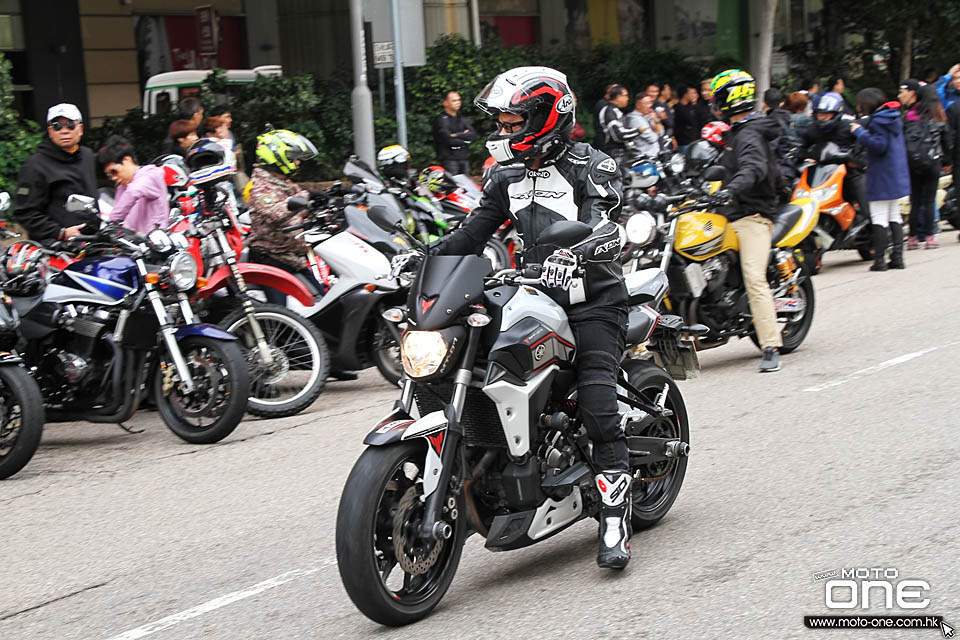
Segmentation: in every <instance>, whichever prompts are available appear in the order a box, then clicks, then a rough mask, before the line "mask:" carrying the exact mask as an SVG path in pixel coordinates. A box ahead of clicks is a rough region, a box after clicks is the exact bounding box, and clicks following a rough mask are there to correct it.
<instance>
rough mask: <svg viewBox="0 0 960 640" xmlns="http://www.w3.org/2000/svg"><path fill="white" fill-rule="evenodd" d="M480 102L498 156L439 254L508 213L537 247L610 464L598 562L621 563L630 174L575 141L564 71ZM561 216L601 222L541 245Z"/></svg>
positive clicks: (598, 444) (505, 78) (523, 70)
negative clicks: (625, 229) (625, 209)
mask: <svg viewBox="0 0 960 640" xmlns="http://www.w3.org/2000/svg"><path fill="white" fill-rule="evenodd" d="M623 95H624V96H625V95H626V90H625V89H624V94H623ZM624 99H625V98H624ZM474 104H476V105H477V107H478V108H479V109H480V110H482V111H484V112H485V113H487V114H489V115H491V116H493V117H494V118H496V127H497V129H496V131H494V133H493V134H492V135H491V136H490V137H489V138H487V145H486V146H487V149H488V150H489V151H490V153H491V155H492V156H493V157H494V158H495V159H496V160H497V162H498V164H497V166H495V167H494V168H493V169H492V170H491V172H490V175H489V176H488V178H487V180H486V182H485V184H484V189H483V195H482V197H481V200H480V205H479V206H478V207H477V209H476V210H475V211H474V213H473V215H472V216H471V217H470V218H469V219H468V221H467V222H466V223H465V224H463V225H462V226H461V227H460V228H459V229H457V230H456V231H455V232H454V233H453V234H451V235H449V236H446V237H445V238H444V239H443V240H442V241H441V243H440V244H439V245H438V246H437V247H436V248H435V249H434V251H435V252H436V253H438V254H441V255H444V254H454V255H456V254H466V253H479V252H480V251H481V250H482V248H483V246H484V243H485V242H486V241H487V239H489V237H490V236H491V235H492V234H493V233H494V232H495V231H496V230H497V228H498V227H500V225H501V224H503V223H504V222H505V221H507V220H508V219H509V220H511V221H512V222H513V224H514V225H515V227H516V229H517V231H518V232H519V233H520V235H521V236H523V238H524V245H525V246H527V247H529V248H528V249H527V250H526V251H525V252H524V255H523V260H524V261H525V262H527V263H541V264H542V265H543V272H542V276H541V286H542V288H543V290H544V292H545V293H547V295H549V296H550V297H551V298H552V299H553V300H554V301H556V302H557V303H558V304H560V305H562V306H563V307H565V309H566V310H567V317H568V318H569V321H570V326H571V328H572V329H573V332H574V335H575V337H576V341H577V369H578V397H579V406H580V413H581V415H582V417H583V423H584V426H585V427H586V429H587V432H588V434H589V436H590V439H591V441H592V442H593V452H594V453H593V455H594V460H595V462H596V464H597V466H598V468H599V469H600V470H601V472H600V473H599V474H597V476H596V478H595V481H596V485H597V488H598V490H599V491H600V495H601V499H602V505H601V510H600V515H601V518H600V548H599V552H598V554H597V564H599V565H600V566H601V567H607V568H616V569H622V568H623V567H625V566H626V565H627V562H628V561H629V560H630V542H629V540H630V534H631V528H630V517H631V497H630V496H631V481H632V477H631V474H630V463H629V456H628V450H627V443H626V437H625V435H624V432H623V429H622V428H621V427H620V415H619V413H618V410H617V390H616V386H617V371H618V369H619V361H620V357H621V355H622V353H623V350H624V342H625V327H626V324H627V305H626V301H627V291H626V287H625V286H624V283H623V272H622V270H621V267H620V264H619V263H618V262H617V261H616V258H617V256H618V255H619V254H620V246H621V242H622V241H621V237H620V233H621V232H620V228H619V226H618V225H617V224H616V223H615V222H614V221H615V220H616V219H617V217H618V215H619V211H620V206H621V201H622V191H621V186H620V185H621V183H620V172H619V170H618V167H617V163H616V162H615V161H614V160H613V159H612V158H610V157H609V156H607V155H606V154H605V153H602V152H600V151H597V150H596V149H594V148H593V147H591V146H590V145H588V144H586V143H582V142H578V143H573V142H571V141H570V132H571V131H572V130H573V127H574V117H575V116H574V110H575V108H576V97H575V96H574V94H573V91H571V89H570V86H569V85H568V84H567V78H566V76H565V75H564V74H563V73H560V72H558V71H556V70H554V69H549V68H546V67H518V68H515V69H511V70H510V71H506V72H504V73H501V74H500V75H498V76H496V77H495V78H494V79H493V80H492V81H491V82H490V83H489V84H488V85H487V86H486V88H485V89H484V90H483V91H481V92H480V94H479V95H478V96H477V97H476V98H475V99H474ZM558 220H579V221H581V222H585V223H587V224H589V225H590V226H591V227H593V229H594V231H593V233H592V234H591V235H590V236H589V237H588V238H587V239H586V240H584V241H582V242H580V243H578V244H577V245H575V246H573V247H564V248H557V249H556V250H554V249H552V248H549V247H536V246H534V245H535V244H536V240H537V237H538V236H539V235H540V233H541V232H542V231H543V230H544V229H546V228H547V227H548V226H550V224H552V223H553V222H556V221H558ZM580 267H583V275H582V276H581V275H580V272H579V271H578V269H579V268H580Z"/></svg>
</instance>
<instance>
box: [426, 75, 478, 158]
mask: <svg viewBox="0 0 960 640" xmlns="http://www.w3.org/2000/svg"><path fill="white" fill-rule="evenodd" d="M460 105H461V100H460V94H459V93H457V92H456V91H447V93H446V94H445V95H444V97H443V113H441V114H440V115H438V116H437V117H436V118H434V119H433V144H434V148H435V149H436V151H437V159H438V160H439V161H440V164H442V165H443V168H444V169H446V170H447V171H449V172H450V173H452V174H453V175H458V174H463V175H470V147H469V146H468V145H469V144H470V143H471V142H473V141H474V140H476V139H477V137H478V136H477V132H476V131H475V130H474V128H473V126H472V125H471V124H470V123H469V122H467V120H466V118H463V117H462V116H460V115H459V112H460Z"/></svg>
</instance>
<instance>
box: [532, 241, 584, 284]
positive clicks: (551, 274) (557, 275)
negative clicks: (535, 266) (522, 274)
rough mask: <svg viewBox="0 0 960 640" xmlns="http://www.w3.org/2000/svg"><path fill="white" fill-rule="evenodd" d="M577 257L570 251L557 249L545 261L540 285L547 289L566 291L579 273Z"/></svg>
mask: <svg viewBox="0 0 960 640" xmlns="http://www.w3.org/2000/svg"><path fill="white" fill-rule="evenodd" d="M578 266H579V261H578V259H577V255H576V254H575V253H573V252H572V251H570V250H569V249H557V250H556V251H554V252H553V253H552V254H550V255H549V256H548V257H547V259H546V260H544V261H543V271H542V272H541V273H540V284H542V285H543V286H545V287H558V288H560V289H563V290H564V291H566V290H567V289H569V288H570V282H571V281H572V280H573V276H574V274H575V273H576V271H577V267H578Z"/></svg>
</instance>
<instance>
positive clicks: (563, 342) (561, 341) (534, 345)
mask: <svg viewBox="0 0 960 640" xmlns="http://www.w3.org/2000/svg"><path fill="white" fill-rule="evenodd" d="M550 338H556V339H557V342H559V343H560V344H563V345H566V346H568V347H570V348H571V349H572V348H573V345H572V344H570V343H569V342H567V341H566V340H564V339H563V338H561V337H560V336H558V335H557V334H555V333H548V334H547V335H545V336H544V337H542V338H540V339H539V340H537V341H536V342H534V343H533V344H532V345H530V348H531V349H533V348H534V347H536V346H537V345H538V344H540V343H541V342H545V341H547V340H549V339H550Z"/></svg>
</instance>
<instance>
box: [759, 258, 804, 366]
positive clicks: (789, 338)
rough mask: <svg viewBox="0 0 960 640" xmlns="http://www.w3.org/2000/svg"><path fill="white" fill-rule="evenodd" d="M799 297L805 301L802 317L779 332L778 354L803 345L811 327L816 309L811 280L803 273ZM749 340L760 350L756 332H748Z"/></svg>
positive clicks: (789, 322) (788, 323) (791, 321)
mask: <svg viewBox="0 0 960 640" xmlns="http://www.w3.org/2000/svg"><path fill="white" fill-rule="evenodd" d="M798 286H799V287H800V297H801V298H802V299H803V300H805V301H806V303H807V307H806V309H804V310H803V315H802V316H800V317H799V318H793V319H791V320H789V321H788V322H787V324H786V325H785V326H784V327H783V329H782V330H781V332H780V335H781V339H782V340H783V346H782V347H780V353H790V352H791V351H794V350H796V349H797V347H799V346H800V345H801V344H803V341H804V339H805V338H806V337H807V333H809V332H810V327H811V326H812V325H813V312H814V310H815V308H816V304H815V302H816V300H815V296H814V293H813V280H811V279H810V276H809V275H807V274H806V273H804V274H803V275H802V276H801V277H800V283H799V285H798ZM750 340H751V341H753V344H754V345H756V347H757V348H758V349H759V348H760V341H759V340H758V339H757V333H756V331H753V330H751V331H750Z"/></svg>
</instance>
